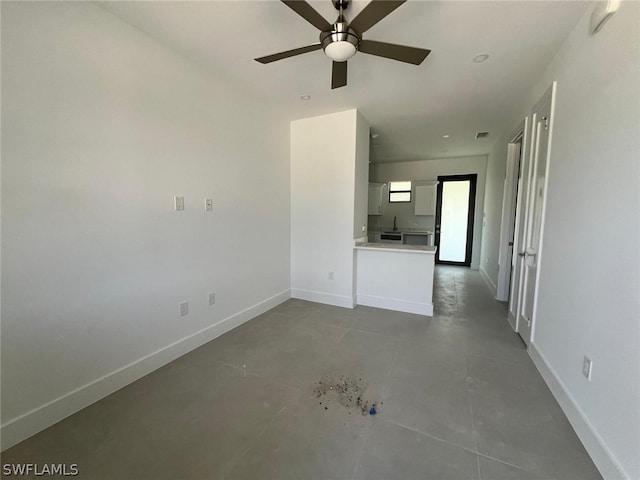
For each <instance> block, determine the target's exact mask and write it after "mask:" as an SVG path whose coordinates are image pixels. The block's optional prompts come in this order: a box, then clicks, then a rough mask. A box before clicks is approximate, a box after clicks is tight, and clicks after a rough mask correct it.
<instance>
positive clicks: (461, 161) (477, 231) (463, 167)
mask: <svg viewBox="0 0 640 480" xmlns="http://www.w3.org/2000/svg"><path fill="white" fill-rule="evenodd" d="M466 173H475V174H477V175H478V184H477V185H476V208H475V223H474V228H473V247H472V248H473V251H472V255H471V268H473V269H476V270H477V269H478V267H479V266H480V253H481V252H480V246H481V242H482V212H483V205H484V197H485V193H484V192H485V181H486V173H487V157H486V155H479V156H474V157H458V158H443V159H434V160H418V161H410V162H389V163H372V164H371V166H370V171H369V179H370V181H371V182H388V181H391V180H412V181H420V180H437V178H438V176H439V175H461V174H466ZM383 212H384V215H383V216H382V217H377V218H376V217H369V218H370V219H372V220H373V219H375V220H373V221H375V222H376V224H377V225H376V226H379V227H382V228H383V229H385V228H387V227H389V226H392V225H393V216H394V215H398V226H399V227H403V226H407V227H410V228H417V227H422V226H424V227H425V228H428V229H429V230H432V229H433V223H432V222H433V221H434V217H416V216H412V215H411V214H412V213H413V202H412V203H411V204H410V205H408V206H407V205H406V204H405V205H404V206H403V207H396V205H390V204H389V203H388V198H387V200H386V203H385V204H384V205H383ZM407 223H408V225H406V224H407Z"/></svg>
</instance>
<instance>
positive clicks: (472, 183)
mask: <svg viewBox="0 0 640 480" xmlns="http://www.w3.org/2000/svg"><path fill="white" fill-rule="evenodd" d="M464 180H469V211H468V215H467V245H466V250H465V256H464V262H450V261H446V260H444V261H443V260H440V248H439V247H440V219H441V217H442V188H443V187H444V182H446V181H453V182H456V181H458V182H459V181H464ZM477 183H478V174H477V173H468V174H462V175H439V176H438V185H437V187H436V223H435V233H434V245H435V246H436V247H438V248H437V249H436V258H435V262H436V263H437V264H440V265H459V266H463V267H470V266H471V255H472V253H473V227H474V222H475V214H476V190H477Z"/></svg>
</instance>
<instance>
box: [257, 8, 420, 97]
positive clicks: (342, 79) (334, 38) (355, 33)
mask: <svg viewBox="0 0 640 480" xmlns="http://www.w3.org/2000/svg"><path fill="white" fill-rule="evenodd" d="M281 1H282V3H284V4H285V5H287V6H288V7H289V8H291V9H292V10H293V11H294V12H296V13H297V14H298V15H300V16H301V17H302V18H304V19H305V20H306V21H307V22H309V23H310V24H311V25H313V26H314V27H316V28H317V29H318V30H320V42H318V43H312V44H311V45H307V46H306V47H300V48H294V49H293V50H287V51H286V52H280V53H275V54H273V55H267V56H266V57H260V58H256V61H258V62H260V63H271V62H275V61H277V60H282V59H283V58H289V57H293V56H296V55H301V54H303V53H308V52H313V51H315V50H320V49H322V50H324V53H325V55H327V57H329V58H330V59H331V60H333V69H332V72H331V88H332V89H334V88H340V87H344V86H345V85H346V84H347V60H348V59H349V58H351V57H353V56H354V55H355V54H356V52H358V51H360V52H362V53H368V54H369V55H376V56H378V57H385V58H390V59H392V60H398V61H400V62H406V63H412V64H413V65H420V64H421V63H422V61H423V60H424V59H425V58H426V57H427V55H429V53H431V50H426V49H424V48H415V47H407V46H405V45H395V44H392V43H384V42H376V41H375V40H364V39H363V38H362V34H363V33H364V32H366V31H367V30H369V29H370V28H371V27H373V26H374V25H375V24H376V23H378V22H379V21H380V20H382V19H383V18H384V17H386V16H387V15H389V14H390V13H391V12H393V11H394V10H395V9H396V8H398V7H399V6H400V5H402V4H403V3H404V2H406V0H371V2H370V3H369V4H368V5H367V6H366V7H365V8H364V9H363V10H362V11H361V12H360V13H359V14H358V15H357V16H356V18H354V19H353V20H352V21H351V22H348V21H347V20H346V18H345V17H344V11H345V10H346V9H347V8H348V7H349V0H332V1H333V5H334V7H335V8H336V9H337V10H338V12H339V14H338V19H337V20H336V21H335V23H333V25H332V24H330V23H329V22H327V21H326V20H325V19H324V17H323V16H322V15H320V14H319V13H318V12H317V11H315V10H314V9H313V7H312V6H311V5H309V4H308V3H307V2H306V1H304V0H281Z"/></svg>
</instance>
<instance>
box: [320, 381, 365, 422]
mask: <svg viewBox="0 0 640 480" xmlns="http://www.w3.org/2000/svg"><path fill="white" fill-rule="evenodd" d="M366 389H367V384H366V382H364V381H363V380H362V378H360V377H346V376H344V375H342V376H340V377H338V378H334V377H326V378H324V379H322V380H320V381H319V382H318V383H316V385H315V387H314V389H313V394H314V395H315V397H316V398H321V399H322V401H321V402H319V403H320V405H323V402H324V409H325V410H328V409H329V405H330V404H331V402H332V401H333V402H336V403H337V404H339V405H341V406H343V407H346V408H356V409H359V410H360V412H361V413H362V415H367V414H369V415H375V414H376V413H377V409H376V407H377V404H376V403H374V402H371V400H368V399H367V398H366V396H365V391H366ZM349 414H351V412H349Z"/></svg>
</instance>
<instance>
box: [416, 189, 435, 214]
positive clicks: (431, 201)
mask: <svg viewBox="0 0 640 480" xmlns="http://www.w3.org/2000/svg"><path fill="white" fill-rule="evenodd" d="M437 185H438V182H424V183H420V184H416V186H415V194H414V207H415V211H414V214H415V215H435V214H436V186H437Z"/></svg>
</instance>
